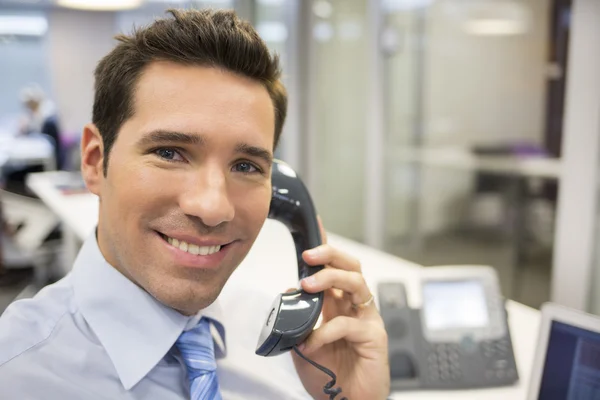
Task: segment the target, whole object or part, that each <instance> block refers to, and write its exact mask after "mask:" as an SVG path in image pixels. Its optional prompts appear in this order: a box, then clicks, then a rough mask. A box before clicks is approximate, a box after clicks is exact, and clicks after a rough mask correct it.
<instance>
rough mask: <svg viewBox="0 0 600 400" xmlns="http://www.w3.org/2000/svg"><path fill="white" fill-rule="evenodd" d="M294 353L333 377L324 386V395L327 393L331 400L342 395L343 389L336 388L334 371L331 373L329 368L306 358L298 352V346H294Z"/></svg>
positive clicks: (345, 399) (344, 398) (343, 398)
mask: <svg viewBox="0 0 600 400" xmlns="http://www.w3.org/2000/svg"><path fill="white" fill-rule="evenodd" d="M294 351H295V352H296V354H298V355H299V356H300V357H301V358H302V359H303V360H304V361H306V362H308V363H310V364H311V365H312V366H313V367H315V368H318V369H319V370H321V371H323V372H324V373H326V374H327V375H329V376H330V377H331V380H330V381H329V382H327V383H326V384H325V386H323V393H325V394H326V395H329V400H335V398H336V396H337V395H338V394H340V393H342V388H341V387H337V388H334V386H335V381H336V380H337V377H336V376H335V374H334V373H333V371H331V370H330V369H328V368H325V367H324V366H322V365H320V364H317V363H316V362H314V361H313V360H311V359H310V358H308V357H306V356H305V355H304V354H302V353H301V352H300V350H298V346H294ZM341 400H348V398H347V397H342V398H341Z"/></svg>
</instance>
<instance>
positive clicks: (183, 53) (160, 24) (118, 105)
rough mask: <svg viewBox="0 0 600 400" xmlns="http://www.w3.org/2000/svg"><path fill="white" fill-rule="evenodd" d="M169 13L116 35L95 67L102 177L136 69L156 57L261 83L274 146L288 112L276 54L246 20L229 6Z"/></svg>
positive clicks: (129, 107)
mask: <svg viewBox="0 0 600 400" xmlns="http://www.w3.org/2000/svg"><path fill="white" fill-rule="evenodd" d="M167 12H168V13H169V14H170V16H169V17H166V18H161V19H157V20H156V21H154V22H153V23H152V24H150V25H148V26H145V27H142V28H137V29H134V31H133V33H132V34H131V35H123V34H121V35H118V36H116V39H117V40H118V41H119V43H118V44H117V46H116V47H115V48H114V49H113V50H112V51H111V52H110V53H108V54H107V55H106V56H105V57H104V58H102V60H100V62H99V63H98V66H97V67H96V70H95V73H94V76H95V95H94V107H93V115H92V122H93V123H94V124H95V125H96V127H97V128H98V130H99V131H100V135H101V136H102V142H103V144H104V166H103V168H104V175H106V173H107V169H108V158H109V153H110V149H111V148H112V146H113V144H114V142H115V139H116V137H117V133H118V132H119V129H120V128H121V126H122V125H123V123H124V122H125V121H127V119H129V118H131V117H132V116H133V113H134V93H135V85H136V84H137V82H138V80H139V77H140V75H141V73H142V72H143V70H144V68H146V67H147V66H148V65H149V64H150V63H152V62H155V61H172V62H176V63H181V64H185V65H199V66H207V67H214V68H220V69H224V70H226V71H230V72H233V73H235V74H238V75H240V76H244V77H248V78H250V79H253V80H256V81H258V82H260V83H261V84H262V85H264V87H265V88H266V89H267V91H268V92H269V95H270V97H271V100H272V101H273V107H274V109H275V140H274V143H273V147H274V148H275V147H276V146H277V143H278V141H279V137H280V135H281V130H282V128H283V123H284V121H285V116H286V113H287V93H286V90H285V87H284V86H283V84H282V83H281V70H280V66H279V57H278V56H277V55H275V54H271V53H270V52H269V49H268V47H267V46H266V44H265V43H264V42H263V40H262V39H261V38H260V36H259V35H258V33H257V32H256V30H255V29H254V28H253V27H252V25H250V23H248V22H246V21H243V20H241V19H239V18H238V17H237V15H236V14H235V12H234V11H231V10H216V11H215V10H208V9H207V10H195V9H189V10H176V9H169V10H168V11H167Z"/></svg>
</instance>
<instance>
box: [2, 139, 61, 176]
mask: <svg viewBox="0 0 600 400" xmlns="http://www.w3.org/2000/svg"><path fill="white" fill-rule="evenodd" d="M13 165H14V166H19V167H20V166H23V167H27V166H32V165H43V166H44V170H46V171H52V170H54V169H56V164H55V160H54V148H53V147H52V145H51V144H50V142H48V141H47V140H46V139H45V138H43V137H40V136H35V135H34V136H7V135H0V169H1V168H2V167H5V166H13Z"/></svg>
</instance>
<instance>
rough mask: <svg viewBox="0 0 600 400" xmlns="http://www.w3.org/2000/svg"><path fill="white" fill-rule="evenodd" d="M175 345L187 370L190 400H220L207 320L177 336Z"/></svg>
mask: <svg viewBox="0 0 600 400" xmlns="http://www.w3.org/2000/svg"><path fill="white" fill-rule="evenodd" d="M176 345H177V347H178V348H179V351H180V352H181V355H182V356H183V360H184V362H185V365H186V367H187V370H188V378H189V380H190V394H191V400H221V393H220V391H219V382H218V381H217V372H216V370H217V363H216V361H215V348H214V342H213V337H212V335H211V333H210V322H209V320H208V319H206V318H204V317H203V318H202V319H200V322H199V323H198V325H196V326H195V327H194V328H193V329H190V330H189V331H186V332H183V333H182V334H181V336H179V339H177V342H176Z"/></svg>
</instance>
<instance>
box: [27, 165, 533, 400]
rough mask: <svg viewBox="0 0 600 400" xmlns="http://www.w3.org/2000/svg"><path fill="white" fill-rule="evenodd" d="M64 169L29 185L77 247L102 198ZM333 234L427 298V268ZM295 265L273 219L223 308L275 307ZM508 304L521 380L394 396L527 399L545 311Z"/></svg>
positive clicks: (372, 267) (369, 268) (373, 267)
mask: <svg viewBox="0 0 600 400" xmlns="http://www.w3.org/2000/svg"><path fill="white" fill-rule="evenodd" d="M60 174H62V177H64V176H65V175H64V173H60V172H49V173H39V174H32V175H30V177H29V179H28V186H29V187H30V189H32V190H33V191H34V192H35V193H36V194H37V195H38V196H39V197H40V198H41V199H42V200H43V201H44V202H46V204H47V205H48V207H50V208H51V209H52V210H53V211H54V212H55V213H56V215H58V216H59V217H60V218H61V220H62V221H63V223H64V228H65V229H66V230H68V231H69V232H71V236H70V237H69V238H68V240H72V241H73V243H72V244H71V245H70V246H71V247H72V249H73V250H76V248H77V242H78V241H79V242H81V241H83V240H84V239H85V238H86V237H87V236H88V235H89V234H90V233H91V232H92V231H93V229H94V226H95V224H96V219H97V205H98V201H97V198H96V197H95V196H94V195H91V194H74V195H64V194H62V193H61V192H60V191H59V190H57V189H56V187H55V186H54V182H55V181H56V179H59V178H60V177H61V175H60ZM328 236H329V242H330V243H331V244H332V245H334V246H336V247H338V248H340V249H341V250H344V251H346V252H348V253H350V254H352V255H353V256H355V257H357V258H358V259H359V260H360V261H361V263H362V266H363V272H364V276H365V279H366V280H367V283H368V284H369V286H370V287H371V288H373V289H374V288H375V287H376V286H377V283H378V282H380V281H385V280H401V281H403V282H405V284H406V286H407V289H408V292H409V296H410V297H409V301H410V303H411V305H412V306H413V307H418V306H419V305H420V303H421V299H420V298H418V296H417V290H416V287H417V285H418V282H419V276H420V272H421V271H422V267H421V266H420V265H418V264H414V263H411V262H408V261H406V260H403V259H401V258H398V257H395V256H392V255H389V254H386V253H383V252H381V251H378V250H376V249H373V248H370V247H367V246H365V245H362V244H359V243H356V242H354V241H351V240H348V239H345V238H343V237H341V236H338V235H335V234H331V233H330V234H329V235H328ZM294 264H295V250H294V244H293V241H292V239H291V236H290V235H289V234H288V232H287V229H286V228H285V227H284V226H283V225H282V224H280V223H278V222H276V221H272V220H267V221H266V223H265V226H264V227H263V229H262V231H261V233H260V235H259V237H258V239H257V241H256V243H255V245H254V246H253V248H252V250H251V251H250V253H249V254H248V256H247V257H246V259H245V260H244V261H243V263H242V264H241V265H240V266H239V267H238V269H237V270H236V271H235V272H234V273H233V275H232V276H231V279H230V280H229V281H228V282H227V284H226V286H225V288H224V289H223V292H222V293H221V296H220V297H219V300H220V301H221V304H222V306H223V309H224V310H231V309H234V310H235V309H236V307H238V305H239V304H240V298H243V297H244V296H245V295H246V294H247V295H251V296H256V297H260V298H264V299H265V303H264V307H263V308H264V312H265V313H266V312H267V311H268V309H269V308H270V305H271V301H272V300H273V298H274V297H275V296H276V295H277V294H278V293H280V292H283V291H285V290H286V289H287V288H290V287H294V286H296V285H297V271H296V269H295V268H290V267H287V266H288V265H294ZM283 266H286V267H283ZM411 289H412V290H411ZM374 294H376V293H374ZM507 308H508V313H509V321H510V331H511V334H512V338H513V344H514V351H515V356H516V360H517V365H518V369H519V375H520V381H519V382H518V383H517V384H516V385H514V386H511V387H505V388H494V389H477V390H461V391H427V392H402V393H395V394H394V395H393V396H392V397H393V398H394V399H399V400H400V399H402V400H407V399H408V400H412V399H419V400H438V399H439V400H441V399H461V400H470V399H472V400H476V399H481V400H508V399H510V400H520V399H525V398H526V393H527V384H528V382H529V376H530V370H531V366H532V363H533V355H534V351H535V344H536V340H537V333H538V326H539V322H540V315H539V312H538V311H536V310H534V309H531V308H529V307H526V306H524V305H522V304H519V303H515V302H513V301H509V302H508V305H507ZM261 310H262V308H260V309H258V310H257V313H258V314H260V315H257V316H256V318H252V321H254V322H253V324H255V325H256V326H252V327H250V329H248V335H250V337H251V338H252V339H253V338H254V337H256V338H258V333H259V332H260V329H261V325H262V322H263V321H264V317H265V316H264V315H262V311H261ZM252 335H254V336H252ZM250 350H251V351H253V350H254V349H250Z"/></svg>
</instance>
